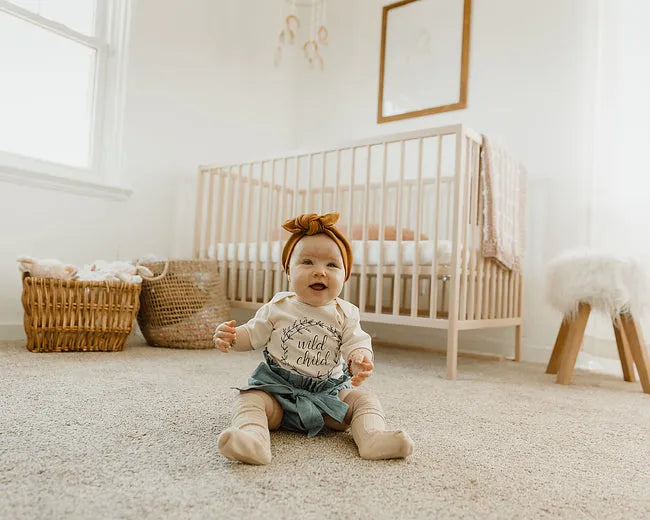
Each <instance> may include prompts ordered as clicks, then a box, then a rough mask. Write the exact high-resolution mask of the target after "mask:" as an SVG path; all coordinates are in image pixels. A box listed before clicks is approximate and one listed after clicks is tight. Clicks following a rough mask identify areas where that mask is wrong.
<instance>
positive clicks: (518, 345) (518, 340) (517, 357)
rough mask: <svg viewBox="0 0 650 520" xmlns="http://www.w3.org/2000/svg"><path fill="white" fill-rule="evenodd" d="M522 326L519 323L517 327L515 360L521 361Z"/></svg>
mask: <svg viewBox="0 0 650 520" xmlns="http://www.w3.org/2000/svg"><path fill="white" fill-rule="evenodd" d="M522 336H523V334H522V327H521V325H517V326H516V327H515V361H521V339H522Z"/></svg>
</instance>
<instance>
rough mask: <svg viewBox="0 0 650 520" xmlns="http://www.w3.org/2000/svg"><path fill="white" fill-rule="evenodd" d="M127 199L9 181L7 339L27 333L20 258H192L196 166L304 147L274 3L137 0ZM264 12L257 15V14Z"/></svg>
mask: <svg viewBox="0 0 650 520" xmlns="http://www.w3.org/2000/svg"><path fill="white" fill-rule="evenodd" d="M133 4H134V6H135V11H134V13H133V19H132V37H131V44H130V56H129V72H128V89H127V93H126V96H127V97H126V120H125V131H124V139H125V145H124V150H125V162H124V177H125V180H126V182H127V183H128V184H131V185H132V186H133V190H134V191H133V195H132V196H131V197H130V198H129V199H128V200H125V201H119V200H109V199H106V198H97V197H91V196H87V195H78V194H74V193H66V192H61V191H53V190H50V189H46V188H37V187H31V186H24V185H17V184H12V183H9V182H2V181H0V237H2V238H1V239H0V287H2V295H3V298H2V299H1V300H0V337H12V336H13V337H16V336H17V337H22V331H21V325H20V324H22V319H23V311H22V307H21V304H20V293H21V283H20V276H19V272H18V268H17V264H16V261H15V259H16V256H18V255H20V254H29V255H32V256H36V257H55V258H60V259H62V260H65V261H67V262H71V263H77V264H83V263H84V262H92V261H94V260H96V259H99V258H103V259H116V258H121V259H132V258H137V257H138V256H141V255H144V254H147V253H157V254H159V255H173V256H175V257H184V256H185V257H187V256H189V255H191V240H192V226H193V203H194V197H195V181H196V168H197V166H198V164H199V163H206V162H213V161H216V160H224V161H229V160H235V159H241V158H242V157H244V156H247V155H248V154H249V153H250V151H251V150H252V151H254V152H255V153H256V154H257V153H261V154H268V153H270V150H273V151H277V150H278V149H279V150H285V149H288V148H291V147H293V145H294V125H293V122H294V120H293V111H294V103H293V97H294V89H295V80H294V78H293V77H292V74H293V73H292V69H289V68H286V67H285V68H282V69H275V68H274V67H273V64H272V60H273V46H272V45H271V44H269V42H273V41H274V40H275V37H276V27H275V26H274V25H272V24H269V23H268V20H270V19H273V18H274V17H277V18H280V14H279V11H278V6H277V5H274V4H273V3H271V2H268V1H265V0H245V1H243V0H242V1H237V2H235V1H230V0H219V1H216V0H192V1H191V2H181V1H179V0H138V1H137V2H133ZM251 13H255V16H251Z"/></svg>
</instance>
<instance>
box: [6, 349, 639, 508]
mask: <svg viewBox="0 0 650 520" xmlns="http://www.w3.org/2000/svg"><path fill="white" fill-rule="evenodd" d="M260 358H261V353H259V352H256V353H246V354H237V353H233V354H229V355H226V354H220V353H218V352H215V351H181V350H167V349H158V348H150V347H147V346H143V345H142V344H141V343H139V342H137V340H136V342H135V343H133V342H132V343H130V344H129V345H128V346H127V349H126V350H125V351H124V352H121V353H112V354H101V353H99V354H96V353H71V354H32V353H30V352H27V351H26V350H25V349H24V347H23V346H22V344H17V343H16V342H13V343H7V342H4V343H0V367H1V368H0V374H1V375H0V512H1V513H0V516H1V517H2V518H3V519H4V518H6V519H19V518H138V519H139V518H157V519H158V518H246V519H248V518H285V517H288V518H295V519H303V518H306V519H309V518H324V517H333V518H373V519H382V518H391V519H392V518H480V519H486V518H526V519H528V518H568V519H581V518H603V519H618V518H621V519H623V518H625V519H630V518H649V517H650V442H649V441H650V395H645V394H642V393H641V391H640V385H639V384H638V383H636V384H632V383H624V382H623V381H622V380H618V379H617V378H615V377H612V376H608V375H598V374H585V373H578V374H576V375H575V376H574V378H573V384H572V385H571V386H568V387H566V386H560V385H556V384H554V383H553V377H552V376H548V375H545V374H544V373H543V372H544V367H543V366H541V365H533V364H526V363H519V364H517V363H513V362H489V361H477V360H469V359H461V360H460V365H459V379H458V380H457V381H448V380H446V379H444V377H443V374H444V366H445V360H444V357H441V356H438V355H435V354H431V353H427V352H422V351H412V350H401V349H387V348H378V349H377V353H376V375H375V376H374V377H373V380H372V383H371V384H370V385H369V386H370V387H372V388H373V389H374V391H375V392H376V393H377V394H378V395H379V396H380V398H381V399H382V401H383V404H384V408H385V409H386V412H387V415H388V417H389V420H390V423H391V425H392V426H394V427H400V428H404V429H406V430H408V431H409V432H410V434H411V436H412V437H413V439H414V441H415V444H416V452H415V454H414V455H413V456H412V457H411V458H410V459H408V460H406V461H380V462H372V461H364V460H361V459H359V458H358V456H357V453H356V448H355V446H354V444H353V441H352V438H351V437H350V435H349V434H348V433H327V434H325V435H321V436H318V437H316V438H313V439H308V438H307V437H306V436H303V435H299V434H294V433H290V432H277V433H274V434H272V437H271V441H272V451H273V457H274V459H273V462H272V463H271V464H270V465H269V466H266V467H253V466H246V465H241V464H239V463H232V462H230V461H228V460H226V459H224V458H222V457H221V456H219V454H218V453H217V449H216V439H217V434H218V433H219V432H220V431H221V430H222V429H223V428H224V427H226V426H227V425H228V424H229V420H230V414H231V409H232V405H233V402H234V398H235V391H233V390H231V389H230V387H231V386H233V385H236V384H241V383H243V382H245V381H246V379H247V377H248V374H249V373H250V371H251V370H252V369H253V368H254V367H255V366H256V365H257V363H258V362H259V361H260Z"/></svg>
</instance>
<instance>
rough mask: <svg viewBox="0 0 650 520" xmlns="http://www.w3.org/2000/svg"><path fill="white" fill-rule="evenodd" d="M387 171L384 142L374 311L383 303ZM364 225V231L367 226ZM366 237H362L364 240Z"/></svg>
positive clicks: (380, 310)
mask: <svg viewBox="0 0 650 520" xmlns="http://www.w3.org/2000/svg"><path fill="white" fill-rule="evenodd" d="M387 173H388V144H387V143H384V158H383V164H382V172H381V194H380V197H379V206H378V207H379V259H378V262H377V277H376V280H377V282H376V285H377V291H376V293H375V296H376V298H375V313H381V312H382V307H383V303H384V294H383V292H384V291H383V290H384V233H385V225H386V222H385V218H386V174H387ZM367 227H368V226H367V224H366V225H365V226H364V231H365V230H366V228H367ZM366 240H368V238H367V237H366V238H364V242H365V241H366Z"/></svg>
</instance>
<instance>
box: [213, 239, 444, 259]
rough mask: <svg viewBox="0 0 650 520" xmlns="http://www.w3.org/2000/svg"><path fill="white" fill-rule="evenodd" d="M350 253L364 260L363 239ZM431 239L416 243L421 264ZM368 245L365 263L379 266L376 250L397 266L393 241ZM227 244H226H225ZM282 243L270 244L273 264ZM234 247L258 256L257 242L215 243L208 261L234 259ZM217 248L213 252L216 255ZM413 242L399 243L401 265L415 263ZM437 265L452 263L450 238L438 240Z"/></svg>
mask: <svg viewBox="0 0 650 520" xmlns="http://www.w3.org/2000/svg"><path fill="white" fill-rule="evenodd" d="M351 243H352V254H353V256H354V264H355V265H361V264H362V263H364V253H363V245H364V242H363V241H362V240H353V241H352V242H351ZM433 243H434V241H433V240H422V241H420V242H418V244H417V245H418V247H417V251H418V252H419V260H420V262H419V263H420V265H432V262H433ZM365 244H367V245H368V247H367V252H366V257H365V265H379V253H380V251H381V250H382V246H383V252H384V258H383V265H396V263H397V258H398V251H399V247H398V243H397V241H395V240H384V242H383V243H380V241H379V240H369V241H367V242H365ZM226 246H227V247H226ZM283 246H284V242H281V241H279V240H276V241H274V242H271V243H270V254H271V257H270V260H271V262H273V263H278V262H280V257H281V256H282V247H283ZM235 247H236V248H237V260H238V261H244V260H245V259H246V254H248V261H249V262H254V261H255V260H256V257H257V242H252V243H249V244H246V243H245V242H239V243H237V244H234V243H230V244H217V246H216V248H215V247H214V246H211V247H210V249H209V251H208V258H210V259H211V260H218V261H224V260H226V258H227V259H228V260H229V261H232V260H235ZM215 250H216V255H215ZM415 252H416V247H415V242H414V241H408V242H402V243H401V259H402V265H413V264H414V263H415ZM436 252H437V256H438V265H449V264H450V263H451V242H450V241H449V240H439V241H438V247H437V251H436ZM268 259H269V243H268V242H260V258H259V260H260V262H266V261H268Z"/></svg>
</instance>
